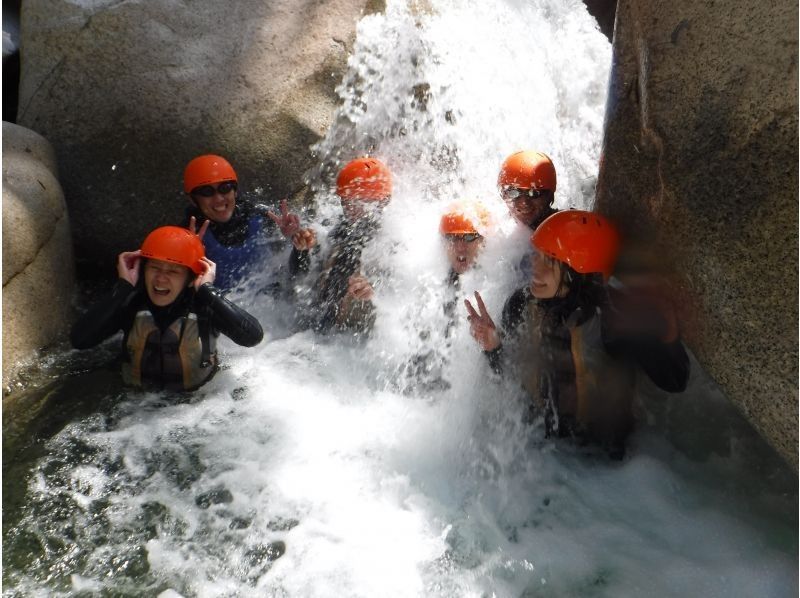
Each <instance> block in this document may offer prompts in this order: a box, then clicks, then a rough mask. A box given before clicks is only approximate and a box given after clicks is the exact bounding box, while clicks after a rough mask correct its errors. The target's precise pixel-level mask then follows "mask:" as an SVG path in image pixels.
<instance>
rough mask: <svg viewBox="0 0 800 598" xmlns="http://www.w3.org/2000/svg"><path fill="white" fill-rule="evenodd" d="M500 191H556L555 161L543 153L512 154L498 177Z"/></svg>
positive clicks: (525, 152)
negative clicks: (513, 188)
mask: <svg viewBox="0 0 800 598" xmlns="http://www.w3.org/2000/svg"><path fill="white" fill-rule="evenodd" d="M497 186H498V187H499V188H500V189H504V188H506V187H516V188H517V189H542V190H547V191H553V192H555V190H556V167H555V166H553V161H552V160H551V159H550V158H549V157H548V156H547V155H546V154H543V153H542V152H534V151H521V152H516V153H514V154H511V155H510V156H509V157H508V158H506V159H505V161H504V162H503V165H502V166H501V167H500V175H499V176H498V177H497Z"/></svg>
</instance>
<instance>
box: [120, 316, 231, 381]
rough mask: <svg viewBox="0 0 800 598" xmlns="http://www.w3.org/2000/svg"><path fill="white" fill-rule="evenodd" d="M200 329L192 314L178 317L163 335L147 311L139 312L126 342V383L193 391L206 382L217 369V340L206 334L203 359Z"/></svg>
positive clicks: (208, 332)
mask: <svg viewBox="0 0 800 598" xmlns="http://www.w3.org/2000/svg"><path fill="white" fill-rule="evenodd" d="M200 329H201V326H200V322H199V321H198V318H197V314H195V313H189V314H188V315H186V316H184V317H182V318H178V319H177V320H175V321H174V322H173V323H172V324H170V325H169V326H168V327H167V328H166V329H165V330H164V332H163V333H162V332H161V331H160V330H159V328H158V326H157V325H156V323H155V320H154V318H153V315H152V314H151V313H150V312H149V311H148V310H143V311H140V312H138V313H137V314H136V317H135V318H134V320H133V325H132V326H131V329H130V331H129V333H128V337H127V339H126V342H125V350H126V353H127V361H126V362H124V363H123V364H122V378H123V380H124V381H125V383H126V384H131V385H133V386H140V387H141V386H145V385H146V386H150V385H152V386H158V387H163V388H167V389H170V390H194V389H195V388H197V387H199V386H201V385H202V384H203V383H205V382H206V381H208V379H209V378H211V376H212V375H213V374H214V372H215V371H216V367H217V352H216V339H215V337H214V335H213V334H211V333H210V331H207V332H206V333H205V335H206V337H207V338H206V343H207V347H206V351H205V353H206V355H205V356H204V350H203V339H202V336H201V330H200Z"/></svg>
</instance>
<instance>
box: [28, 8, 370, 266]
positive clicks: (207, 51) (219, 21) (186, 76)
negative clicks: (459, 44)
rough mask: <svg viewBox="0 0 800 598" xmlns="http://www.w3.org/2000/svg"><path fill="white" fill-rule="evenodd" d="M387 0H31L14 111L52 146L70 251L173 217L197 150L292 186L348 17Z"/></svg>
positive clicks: (118, 244) (299, 176)
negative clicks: (70, 224)
mask: <svg viewBox="0 0 800 598" xmlns="http://www.w3.org/2000/svg"><path fill="white" fill-rule="evenodd" d="M382 8H383V7H382V5H381V3H380V2H374V1H370V0H328V1H326V2H324V3H318V2H311V1H303V2H294V1H288V0H284V1H278V2H269V3H264V2H260V1H258V0H245V1H242V2H236V3H233V4H231V3H220V2H207V1H202V2H192V3H183V4H181V3H179V4H175V3H173V2H164V1H160V0H158V1H154V2H146V3H133V2H93V3H76V2H69V1H67V0H57V1H55V2H52V1H50V0H31V1H30V2H25V5H24V7H23V11H22V31H23V36H22V47H23V48H24V55H25V60H24V61H23V66H22V77H21V82H20V104H19V111H18V122H19V123H20V124H23V125H25V126H27V127H30V128H31V129H34V130H35V131H37V132H39V133H40V134H42V135H44V136H45V137H46V138H48V139H49V140H50V142H51V143H52V144H53V146H54V147H55V150H56V154H57V156H58V160H59V166H60V170H61V172H62V185H63V187H64V192H65V195H66V199H67V203H68V205H69V210H70V214H71V216H72V220H73V229H74V238H75V249H76V255H77V257H78V259H79V260H82V261H83V263H84V264H85V265H87V266H89V267H90V268H97V267H102V266H103V265H106V264H108V263H111V262H113V260H114V258H115V257H116V255H117V254H118V253H119V252H120V251H122V250H126V249H130V248H132V247H136V246H137V245H138V244H139V243H140V242H141V240H142V238H143V237H144V235H145V234H146V233H147V232H148V231H149V230H151V229H152V228H153V227H155V226H158V225H162V224H165V223H169V222H176V221H178V220H180V219H181V218H182V216H183V211H184V208H185V206H186V200H185V198H184V196H183V194H182V174H183V168H184V166H185V165H186V163H187V162H188V161H189V160H190V159H191V158H192V157H194V156H196V155H198V154H201V153H210V152H211V153H220V154H223V155H225V156H227V157H228V158H229V159H230V161H231V162H232V163H233V165H234V167H235V168H236V169H237V172H238V174H239V177H240V182H241V186H242V188H243V189H248V190H253V189H255V188H258V187H261V188H263V190H264V199H265V200H266V201H267V202H274V203H277V202H278V201H279V200H280V199H282V198H284V197H287V196H289V195H291V194H293V193H294V192H296V191H298V189H299V188H300V187H301V186H302V180H303V173H304V172H305V171H306V170H307V169H308V168H309V167H310V166H311V165H312V157H311V155H310V152H309V149H308V148H309V146H310V145H311V144H312V143H314V142H316V141H317V140H319V139H320V137H321V135H322V134H324V132H325V130H326V129H327V127H328V126H329V124H330V121H331V118H332V116H333V111H334V109H335V107H336V104H337V96H336V93H335V91H334V89H335V86H336V85H337V84H338V83H339V82H340V81H341V79H342V73H343V70H344V68H345V65H346V60H347V56H348V53H349V50H350V48H351V46H352V43H353V39H354V36H355V24H356V22H357V20H358V19H359V18H360V17H361V16H362V15H363V14H365V13H369V12H374V11H379V10H382ZM132 210H134V211H135V217H132V214H131V212H132ZM122 223H125V225H124V226H123V225H122Z"/></svg>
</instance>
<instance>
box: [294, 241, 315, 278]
mask: <svg viewBox="0 0 800 598" xmlns="http://www.w3.org/2000/svg"><path fill="white" fill-rule="evenodd" d="M310 268H311V251H309V250H306V251H299V250H298V249H297V248H295V247H292V253H290V254H289V275H290V276H292V277H294V276H297V275H299V274H305V273H306V272H308V271H309V269H310Z"/></svg>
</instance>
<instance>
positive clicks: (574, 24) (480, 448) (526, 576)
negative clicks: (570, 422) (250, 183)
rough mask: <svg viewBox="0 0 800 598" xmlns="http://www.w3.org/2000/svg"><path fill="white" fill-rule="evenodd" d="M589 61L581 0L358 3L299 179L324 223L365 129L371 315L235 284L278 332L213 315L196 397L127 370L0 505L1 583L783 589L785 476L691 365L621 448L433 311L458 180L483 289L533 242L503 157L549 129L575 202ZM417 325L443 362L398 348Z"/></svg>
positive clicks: (722, 592) (596, 50) (94, 590)
mask: <svg viewBox="0 0 800 598" xmlns="http://www.w3.org/2000/svg"><path fill="white" fill-rule="evenodd" d="M609 64H610V47H609V44H608V42H607V40H606V39H605V38H604V37H603V36H602V35H601V34H600V33H599V32H598V31H597V29H596V25H595V24H594V23H593V20H592V19H591V18H590V17H589V15H588V14H587V13H586V10H585V8H584V6H583V4H582V3H581V2H579V1H578V0H572V1H564V0H549V1H548V0H536V1H530V2H525V1H523V0H493V1H491V2H485V3H471V2H466V1H460V2H459V1H458V0H436V1H433V0H431V1H430V2H429V3H426V4H423V3H414V4H413V5H412V6H410V5H409V3H406V2H403V1H400V0H397V1H392V0H390V1H389V2H388V3H387V9H386V12H385V14H382V15H372V16H369V17H366V18H364V19H363V20H362V21H361V22H360V23H359V26H358V39H357V44H356V47H355V50H354V54H353V56H352V57H351V60H350V69H349V72H348V75H347V77H346V79H345V81H343V82H342V84H341V87H340V94H341V95H342V98H343V105H342V108H341V110H340V113H339V114H338V115H337V119H336V123H335V124H334V126H333V127H332V128H331V130H330V132H329V134H328V136H327V137H326V138H325V139H324V140H323V141H322V142H321V143H320V144H318V146H317V147H316V148H315V151H316V152H317V154H318V156H319V164H320V166H319V168H318V169H317V170H315V171H314V172H312V173H310V175H309V177H310V180H309V183H310V184H311V186H312V188H314V189H316V191H317V199H318V209H317V218H316V220H317V221H316V222H315V226H316V227H317V228H318V229H319V230H320V231H321V234H320V239H321V241H322V242H323V244H324V243H325V235H324V231H325V230H326V229H327V227H328V226H329V223H327V222H325V221H326V219H327V220H330V219H334V218H336V217H337V216H338V214H339V207H338V203H337V201H336V200H335V198H334V196H333V195H332V192H331V187H332V179H333V177H334V176H335V172H336V170H337V169H338V167H340V166H341V164H343V162H344V161H346V160H349V159H350V158H352V157H355V156H357V155H361V154H363V153H365V152H371V153H372V154H373V155H375V156H376V157H379V158H381V159H382V160H384V161H385V162H386V163H388V164H389V165H390V166H391V168H392V170H393V172H394V175H395V194H394V196H393V199H392V202H391V204H390V205H389V207H388V208H387V209H386V211H385V213H384V226H383V229H382V233H381V236H380V238H379V239H376V241H375V242H374V243H373V244H371V245H370V246H369V247H367V249H366V250H365V252H364V256H365V259H366V261H367V262H370V263H373V264H376V265H377V266H379V267H380V268H381V270H382V271H383V272H385V273H386V276H385V280H383V281H382V284H381V285H380V286H379V288H378V292H377V296H376V300H375V302H376V305H377V308H378V319H377V322H376V327H375V330H374V333H373V335H372V336H371V338H370V339H369V340H368V341H367V342H366V343H359V342H354V341H353V340H352V339H350V338H347V337H344V336H337V335H333V336H330V337H318V336H315V335H314V334H312V333H311V332H301V333H295V334H292V333H290V331H289V329H288V327H287V322H288V321H290V319H291V318H290V316H291V309H290V308H289V307H287V306H286V305H283V304H282V303H281V302H280V301H274V300H272V299H269V298H267V297H266V296H264V295H242V296H240V297H239V299H240V300H241V302H242V303H243V304H245V305H246V306H247V307H248V308H249V309H252V311H253V312H254V313H255V314H256V315H258V316H259V318H260V319H261V321H262V322H263V323H264V327H265V329H266V330H267V334H268V337H270V336H271V340H268V341H267V342H264V343H262V345H261V346H260V347H258V348H257V349H255V350H247V349H241V348H239V347H235V346H233V345H232V344H230V343H228V344H226V343H224V342H223V343H222V346H223V350H224V352H225V355H224V360H225V362H226V363H227V364H229V367H228V368H227V369H225V370H223V371H222V372H220V373H219V374H218V375H217V377H216V378H215V379H214V380H212V382H211V383H209V384H208V385H207V386H206V387H204V388H203V389H201V391H199V392H198V393H196V395H195V396H194V397H193V398H192V400H191V401H189V402H186V401H183V402H177V403H176V402H175V401H174V397H169V396H165V395H155V394H145V393H128V394H127V395H126V397H125V398H124V399H123V400H121V401H120V402H119V403H118V404H117V406H116V407H115V408H114V410H113V411H112V412H111V413H110V414H98V415H95V416H91V417H88V418H84V419H82V420H81V421H78V422H75V423H72V424H70V425H69V426H67V427H66V428H65V429H64V430H63V431H62V432H61V433H59V434H58V435H57V436H55V437H54V438H53V439H52V440H50V441H49V442H48V444H47V447H46V454H45V455H44V456H43V457H41V458H40V459H39V461H38V462H37V463H36V466H35V471H34V473H33V475H32V478H31V482H30V484H29V489H28V495H27V497H26V499H25V500H26V502H27V503H28V505H27V506H26V509H25V514H24V515H23V517H22V518H21V520H20V521H19V522H18V523H16V524H15V525H14V527H13V529H10V530H4V537H5V542H4V544H5V545H6V548H7V549H8V548H9V546H10V548H11V550H12V551H13V557H9V558H10V559H13V560H12V561H6V560H5V559H4V565H5V566H4V569H5V572H4V581H5V586H6V589H5V593H6V595H19V596H36V595H59V594H63V595H75V594H78V593H80V592H81V591H84V592H86V595H99V594H102V593H103V592H106V593H107V594H109V595H111V594H112V593H114V592H118V593H120V594H125V593H126V592H127V595H161V596H165V597H167V596H177V595H184V596H234V595H259V596H263V595H267V596H302V597H315V596H448V597H449V596H476V597H477V596H642V595H649V596H686V595H695V596H787V595H795V594H796V592H797V566H796V551H797V519H796V516H797V514H796V494H795V495H794V497H792V496H783V495H782V494H781V492H782V491H783V488H784V486H782V485H781V484H780V483H778V481H775V480H773V479H772V478H770V477H769V476H767V475H765V473H764V471H763V468H764V467H765V466H764V465H763V463H765V461H762V460H761V458H760V457H758V456H754V455H755V453H754V450H753V447H754V446H757V443H755V441H752V440H749V437H748V436H747V435H746V434H745V433H744V432H742V431H741V430H740V429H739V428H738V427H736V424H735V420H734V419H733V418H732V416H729V415H728V416H725V415H722V414H724V413H726V412H724V411H722V410H719V409H717V410H711V411H709V407H708V405H718V404H719V403H720V401H721V399H720V397H719V396H718V395H717V394H714V393H715V391H713V389H712V388H711V386H710V385H709V383H708V382H707V381H704V380H703V379H701V378H699V377H698V376H697V375H695V376H694V379H693V382H692V387H691V389H690V391H689V392H687V393H686V394H685V396H681V397H668V396H665V395H663V394H660V393H658V392H657V391H655V390H654V389H653V388H652V387H649V386H647V385H646V384H645V389H646V390H645V391H643V394H642V408H641V409H642V419H643V421H642V424H641V429H640V431H639V432H638V433H637V435H636V436H635V437H634V439H633V440H632V447H633V448H632V450H631V451H630V455H629V456H628V458H627V459H626V460H625V461H623V462H608V461H606V460H604V459H601V458H598V457H597V456H592V455H582V454H581V453H580V451H578V450H577V449H575V448H573V447H569V446H566V445H553V444H552V443H550V442H548V441H544V440H543V439H542V431H541V430H540V429H538V428H536V427H535V426H534V427H530V426H527V425H525V424H523V423H521V414H522V410H523V401H522V398H521V397H520V396H519V390H518V388H517V386H516V384H514V382H513V381H505V382H504V383H501V382H498V381H496V380H492V379H491V378H490V377H489V375H488V368H487V366H486V364H485V363H484V360H483V356H482V355H481V354H480V351H479V350H478V349H477V347H476V345H475V344H474V342H473V341H472V339H471V338H470V337H469V334H468V330H467V328H466V323H465V322H464V321H459V323H458V324H457V326H456V330H455V334H454V336H453V338H452V339H450V340H449V342H448V341H445V339H444V334H443V331H444V326H445V325H446V320H445V315H444V314H443V312H442V304H443V301H444V297H445V275H446V272H447V265H446V263H445V257H444V251H443V248H442V246H441V244H440V239H439V237H438V232H437V226H438V220H439V216H440V215H441V213H442V211H443V210H444V209H445V208H446V206H447V205H448V204H449V203H450V202H451V201H454V200H458V199H463V198H476V199H480V200H482V201H483V202H484V203H485V205H486V206H487V208H488V209H489V210H490V211H491V212H492V214H493V216H494V227H493V232H492V234H491V235H490V236H489V237H488V240H487V245H486V247H485V249H484V251H483V253H482V255H481V259H480V263H479V266H478V267H477V268H476V269H475V270H474V271H472V272H470V273H468V274H467V275H465V276H464V277H463V280H462V288H463V289H464V290H466V291H471V290H473V289H475V290H481V291H482V293H483V295H484V297H485V299H486V301H487V305H488V306H489V309H490V310H491V311H492V313H493V314H495V315H496V316H499V312H500V309H501V307H502V303H503V300H504V298H505V297H506V296H507V295H508V294H509V293H510V292H511V291H512V290H513V289H514V288H515V286H518V285H519V284H520V280H519V275H518V274H517V273H516V270H517V267H516V266H517V264H518V263H519V258H520V256H521V255H522V253H523V252H524V251H525V249H526V243H527V238H526V237H527V235H525V234H524V233H523V232H522V231H519V230H518V229H517V227H516V226H515V225H514V223H513V222H511V221H510V219H509V218H508V216H507V214H506V213H505V207H504V206H503V205H502V203H501V202H500V200H499V199H498V198H497V195H496V194H497V192H496V189H495V180H496V176H497V171H498V167H499V164H500V162H501V161H502V159H503V158H504V157H505V156H506V155H507V154H509V153H511V152H512V151H515V150H517V149H522V148H535V149H540V150H542V151H545V152H547V153H548V154H549V155H550V156H551V157H552V158H553V160H554V162H555V164H556V166H557V168H558V173H559V190H558V192H557V194H556V197H557V203H558V204H559V205H560V206H562V207H563V206H567V205H571V206H575V207H587V206H588V205H589V204H590V202H591V197H592V187H593V182H594V174H595V171H596V165H597V161H598V157H599V144H600V138H601V125H602V112H603V107H604V101H605V86H606V81H607V77H608V68H609ZM429 352H433V353H434V359H433V360H432V361H434V362H435V363H436V364H438V365H437V369H436V371H434V372H424V371H423V372H421V373H420V372H416V373H414V375H409V372H412V371H413V368H410V367H409V364H412V363H414V360H415V357H417V356H420V355H424V354H426V353H429ZM439 376H441V377H442V378H444V379H445V380H446V381H447V382H448V384H449V388H447V389H442V388H439V389H438V390H436V389H434V390H431V388H435V387H434V386H431V385H426V382H430V381H431V378H433V377H439ZM703 405H705V406H706V407H702V406H703ZM703 409H705V411H703ZM707 413H713V414H714V416H715V417H716V421H715V422H714V425H715V427H714V428H712V429H709V428H707V427H704V426H707V420H708V418H707V417H705V418H703V417H700V416H698V414H707ZM698 420H700V421H698ZM670 427H672V428H678V429H679V430H681V432H680V435H677V436H676V435H675V434H672V435H671V437H670V438H669V439H667V438H666V436H667V433H666V432H665V430H667V429H668V428H670ZM695 436H696V437H706V442H705V443H702V442H700V441H698V439H697V438H695ZM708 437H712V438H714V439H716V440H714V441H708V440H707V438H708ZM722 438H724V441H722V440H720V439H722ZM676 445H677V446H680V447H681V450H677V449H676V448H675V446H676ZM721 447H722V448H721ZM723 449H726V450H728V453H726V452H725V450H723ZM756 467H760V468H762V470H761V471H756ZM770 467H772V466H770ZM756 484H759V487H754V486H755V485H756ZM795 492H796V490H795Z"/></svg>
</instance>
